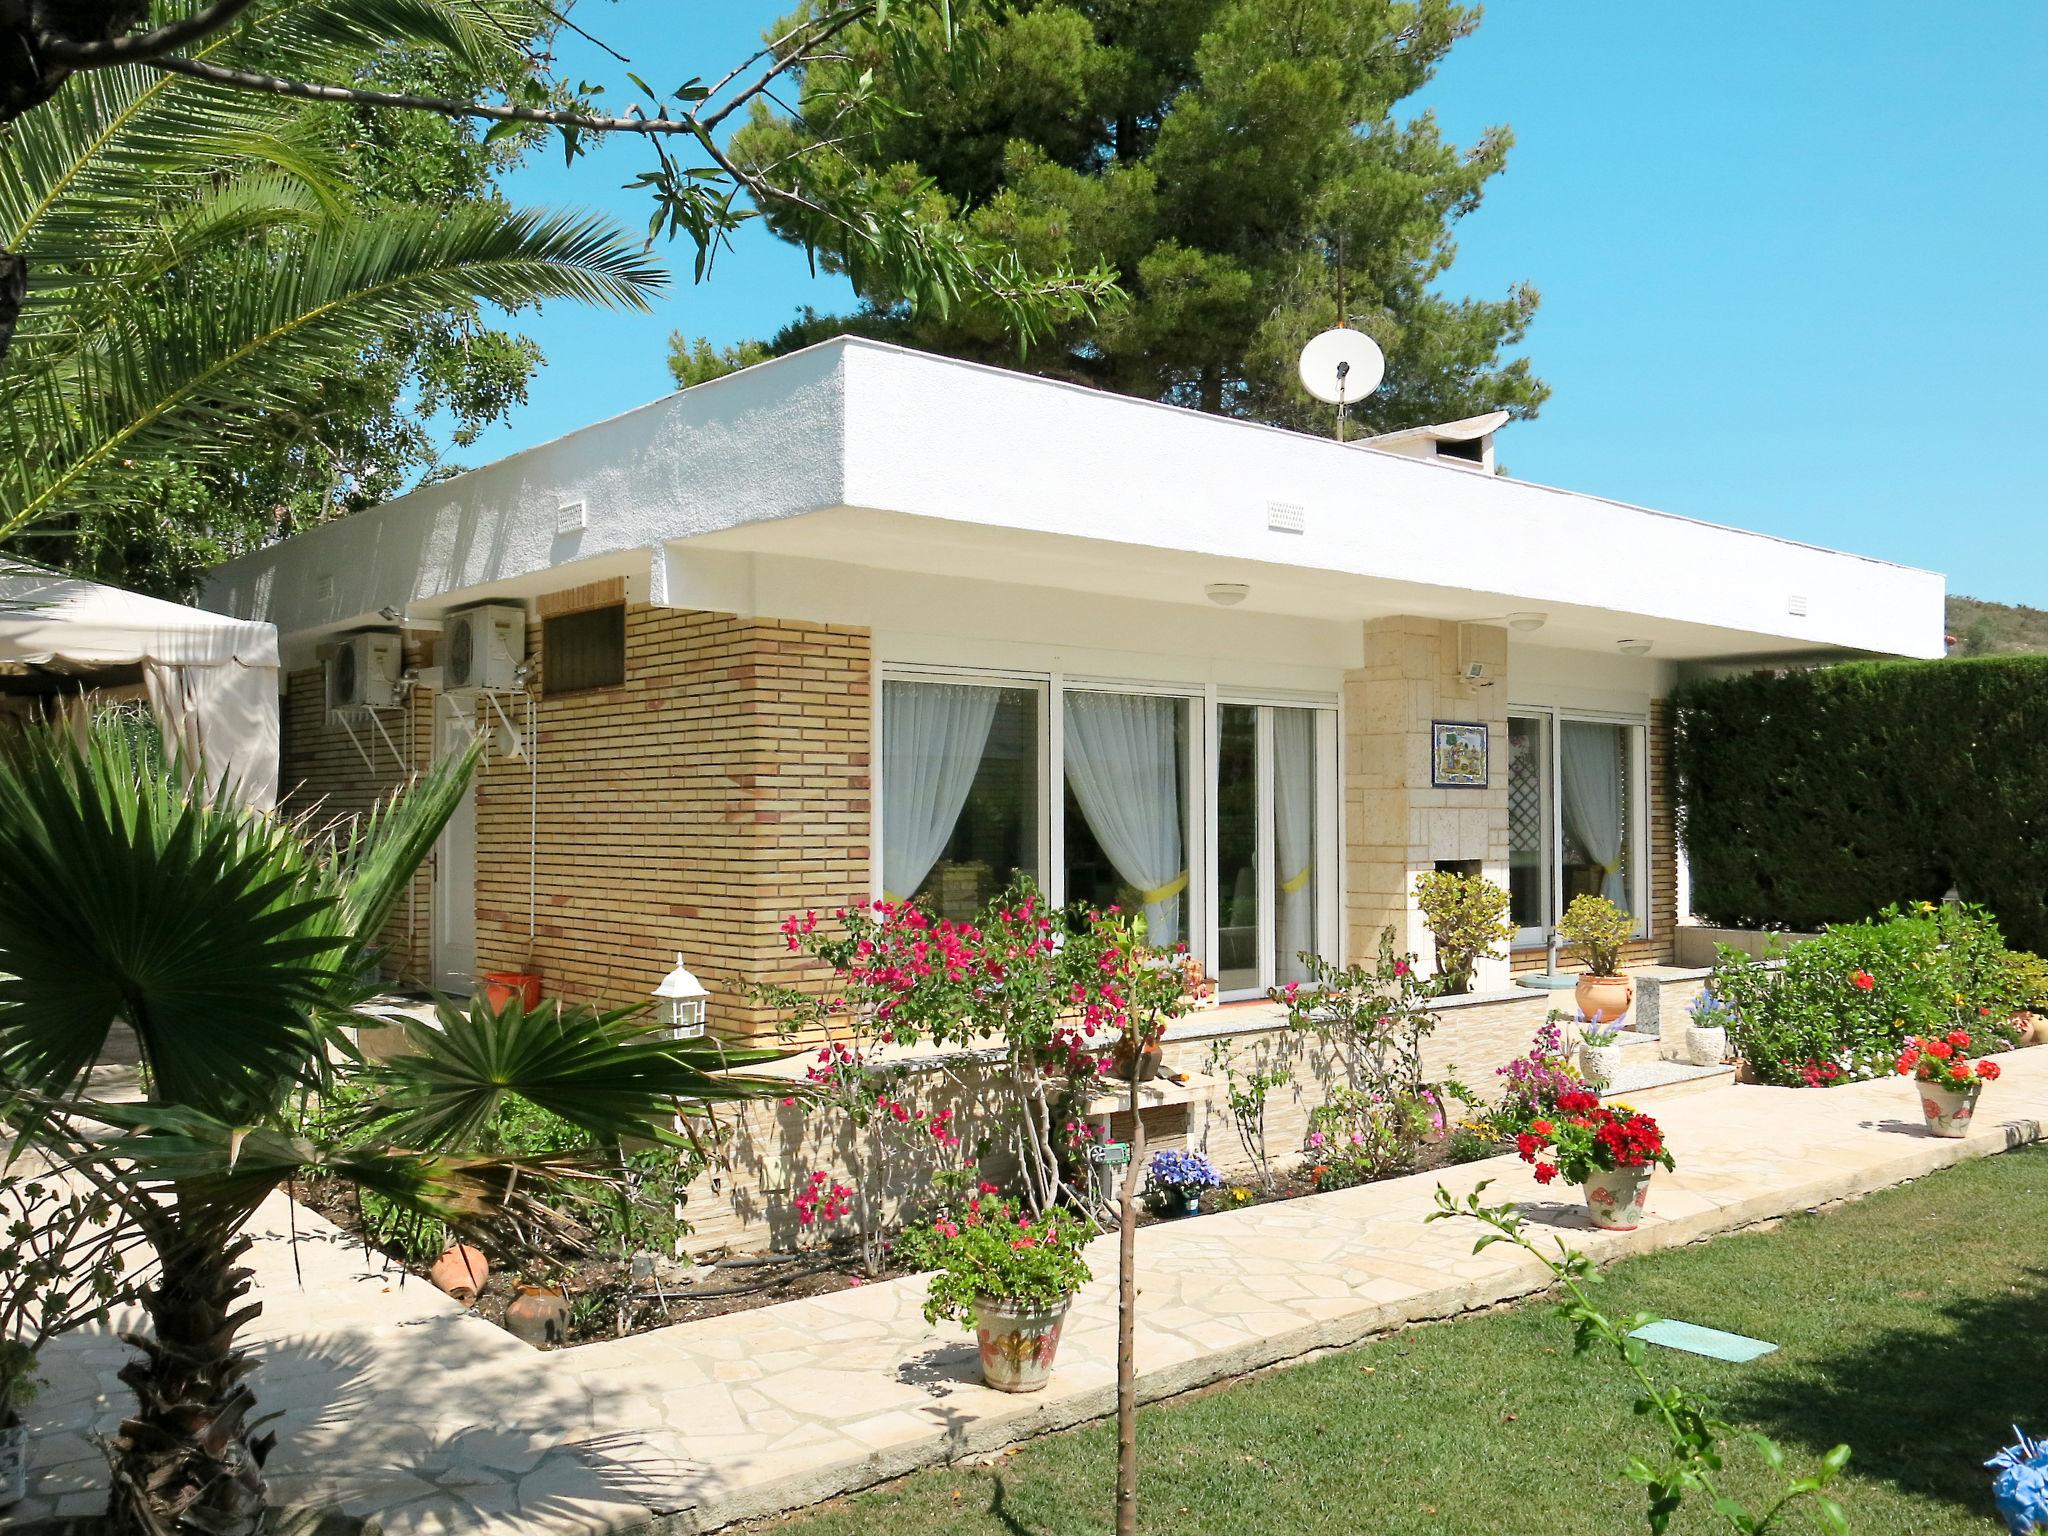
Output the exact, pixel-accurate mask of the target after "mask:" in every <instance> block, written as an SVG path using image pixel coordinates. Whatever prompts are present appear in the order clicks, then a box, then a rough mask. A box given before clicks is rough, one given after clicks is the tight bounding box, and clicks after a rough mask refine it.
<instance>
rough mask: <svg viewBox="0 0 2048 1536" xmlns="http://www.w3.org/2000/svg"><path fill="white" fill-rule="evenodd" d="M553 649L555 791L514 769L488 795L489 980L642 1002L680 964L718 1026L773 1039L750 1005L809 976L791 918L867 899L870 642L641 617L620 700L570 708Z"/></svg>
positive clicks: (669, 613) (844, 631)
mask: <svg viewBox="0 0 2048 1536" xmlns="http://www.w3.org/2000/svg"><path fill="white" fill-rule="evenodd" d="M550 606H551V607H553V606H554V605H550ZM564 611H565V610H564ZM542 634H543V630H542V626H541V624H539V623H535V624H532V625H530V626H529V627H528V631H527V647H528V651H527V654H528V658H529V660H530V661H533V662H536V663H537V666H536V676H537V677H539V678H541V679H543V682H542V691H541V693H540V695H539V697H537V698H536V699H535V700H534V706H533V708H534V723H535V728H536V733H537V736H538V745H537V753H536V756H535V758H534V759H533V766H534V768H535V769H537V775H535V776H530V771H529V765H528V764H527V763H524V762H519V761H516V760H511V759H505V758H497V759H494V760H493V761H492V763H491V764H490V766H489V768H488V769H487V770H486V771H485V772H484V773H483V774H482V775H481V778H480V780H479V785H478V792H477V961H478V966H479V969H482V970H501V969H502V970H523V969H529V968H531V969H537V970H538V971H539V972H540V973H541V975H542V976H543V978H544V986H545V990H546V992H547V993H548V994H549V995H550V996H555V997H561V998H565V999H571V1000H576V1001H586V1002H597V1003H614V1004H615V1003H627V1002H634V1001H638V1000H639V999H642V998H645V997H646V996H647V995H648V993H649V992H650V991H652V989H653V988H654V986H655V984H656V983H657V982H658V981H660V979H661V977H662V976H663V975H664V974H665V973H666V972H667V971H668V969H669V967H670V966H671V965H673V964H674V963H675V955H676V953H677V951H679V950H680V951H681V952H682V953H683V954H684V956H685V958H686V959H687V961H688V963H689V966H690V968H691V970H692V971H694V972H695V973H696V975H697V976H698V977H699V978H700V979H701V980H702V981H703V982H704V983H705V985H706V986H707V987H709V988H710V990H711V992H712V994H713V1002H712V1019H713V1023H714V1025H715V1026H716V1027H717V1028H718V1029H719V1030H720V1031H721V1032H724V1033H730V1034H735V1035H748V1034H756V1033H759V1032H761V1031H762V1030H763V1029H764V1028H765V1027H766V1026H767V1024H768V1023H769V1020H768V1019H767V1018H766V1017H765V1016H764V1015H763V1014H762V1013H761V1012H760V1011H759V1010H758V1009H756V1008H754V1007H753V1006H752V1005H751V1004H750V1003H749V1002H748V1001H747V996H748V994H749V993H750V991H751V989H752V988H753V987H755V986H757V985H759V984H760V983H762V982H765V981H771V980H773V981H787V980H792V979H796V978H797V977H798V976H799V975H800V974H801V971H800V969H799V968H798V966H797V965H796V964H795V962H793V961H792V960H791V958H790V957H789V956H788V954H787V951H786V947H785V945H784V943H783V940H782V936H781V934H780V932H779V927H780V924H781V922H782V919H783V917H784V916H785V915H786V914H788V913H789V912H791V911H801V910H804V909H806V908H823V909H826V910H830V909H831V908H833V907H837V906H841V905H844V904H845V903H847V902H849V901H853V900H859V899H862V898H864V897H865V895H866V893H867V886H868V834H869V827H870V821H869V791H868V772H869V769H868V756H869V751H870V743H871V735H870V699H871V694H870V684H869V671H870V648H869V643H868V637H867V633H866V631H864V630H855V629H848V628H842V627H833V626H826V625H816V624H803V623H794V622H788V621H780V620H773V619H739V618H734V617H732V616H730V615H724V614H711V613H696V612H687V611H680V610H675V609H666V608H653V607H648V606H646V605H641V604H634V605H629V607H628V609H627V613H626V673H625V681H624V683H623V684H622V685H621V686H619V687H616V688H606V689H599V690H594V691H591V692H587V693H576V694H569V695H566V696H556V697H549V696H548V695H547V693H546V691H545V682H544V679H545V677H546V671H547V658H546V656H545V654H544V652H543V644H542ZM536 792H537V802H538V814H537V818H536V820H537V827H538V836H537V837H536V838H535V839H534V840H533V843H532V847H533V850H534V855H535V874H536V876H537V879H536V885H537V890H538V902H537V910H536V912H535V914H534V928H535V933H534V941H533V945H532V949H531V954H530V961H531V964H530V965H529V950H528V942H527V931H528V865H527V859H528V848H529V840H528V826H529V817H530V815H532V814H533V807H534V801H535V798H536Z"/></svg>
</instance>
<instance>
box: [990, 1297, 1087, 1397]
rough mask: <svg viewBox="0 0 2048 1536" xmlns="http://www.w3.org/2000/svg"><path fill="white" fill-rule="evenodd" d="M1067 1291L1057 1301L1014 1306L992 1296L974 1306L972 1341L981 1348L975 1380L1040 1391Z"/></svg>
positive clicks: (1064, 1317)
mask: <svg viewBox="0 0 2048 1536" xmlns="http://www.w3.org/2000/svg"><path fill="white" fill-rule="evenodd" d="M1072 1304H1073V1298H1072V1297H1071V1296H1070V1297H1068V1298H1067V1299H1066V1300H1065V1301H1062V1302H1061V1303H1059V1305H1057V1306H1053V1307H1045V1308H1037V1307H1020V1306H1015V1305H1013V1304H1011V1303H1009V1302H1006V1301H998V1300H996V1299H995V1298H994V1297H992V1296H984V1297H982V1298H981V1302H980V1304H979V1305H978V1306H977V1307H976V1308H975V1311H974V1334H975V1342H976V1343H977V1344H978V1345H979V1346H980V1348H981V1379H982V1381H983V1382H984V1383H986V1384H987V1385H988V1386H991V1387H993V1388H995V1390H996V1391H998V1392H1043V1391H1044V1390H1045V1384H1046V1382H1048V1381H1050V1380H1051V1379H1052V1362H1053V1356H1054V1355H1055V1354H1057V1353H1058V1352H1059V1347H1060V1328H1061V1327H1062V1325H1064V1324H1065V1322H1066V1320H1067V1308H1068V1307H1069V1306H1071V1305H1072Z"/></svg>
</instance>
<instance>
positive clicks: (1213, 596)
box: [1202, 581, 1252, 608]
mask: <svg viewBox="0 0 2048 1536" xmlns="http://www.w3.org/2000/svg"><path fill="white" fill-rule="evenodd" d="M1202 590H1203V591H1204V592H1206V593H1208V594H1209V601H1210V602H1212V603H1215V604H1216V605H1217V606H1219V607H1222V608H1235V607H1236V606H1237V605H1238V604H1239V603H1241V602H1243V601H1244V600H1245V599H1246V598H1248V597H1250V596H1251V595H1252V589H1251V588H1250V587H1248V586H1246V585H1245V584H1244V583H1243V582H1241V581H1212V582H1210V583H1209V585H1208V586H1206V587H1204V588H1202Z"/></svg>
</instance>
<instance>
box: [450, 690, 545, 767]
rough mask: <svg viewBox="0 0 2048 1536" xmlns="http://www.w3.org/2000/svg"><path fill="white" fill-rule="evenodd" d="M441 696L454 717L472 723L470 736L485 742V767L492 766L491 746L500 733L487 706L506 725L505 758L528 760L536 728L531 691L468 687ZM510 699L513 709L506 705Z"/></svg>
mask: <svg viewBox="0 0 2048 1536" xmlns="http://www.w3.org/2000/svg"><path fill="white" fill-rule="evenodd" d="M441 698H443V699H444V700H446V701H447V704H448V708H449V709H450V710H451V711H453V713H454V715H455V718H456V719H458V720H460V721H462V722H463V723H464V724H465V725H467V726H468V727H469V731H470V734H471V736H473V737H474V738H475V739H477V740H479V741H481V742H482V743H483V744H484V766H485V767H487V768H488V767H489V766H490V762H491V748H492V745H493V743H494V742H495V741H496V740H497V736H498V733H497V730H496V729H495V728H494V727H493V726H492V724H491V721H490V719H489V718H488V717H487V716H486V715H485V714H484V710H485V708H486V707H488V708H489V710H490V712H491V714H493V715H496V716H497V717H498V718H497V723H498V725H501V726H503V727H504V729H505V749H504V756H505V758H506V759H507V760H508V761H510V762H515V763H517V762H524V761H525V760H526V754H527V743H528V740H529V738H530V735H531V732H532V729H533V695H532V694H530V693H526V692H524V691H523V690H517V689H497V688H465V689H463V690H462V692H460V693H444V694H442V695H441ZM508 703H509V704H511V705H512V706H513V708H512V709H511V710H510V711H508V710H507V709H506V705H507V704H508ZM515 715H516V716H517V718H516V719H515V718H514V716H515Z"/></svg>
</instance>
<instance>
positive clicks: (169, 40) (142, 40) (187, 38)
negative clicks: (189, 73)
mask: <svg viewBox="0 0 2048 1536" xmlns="http://www.w3.org/2000/svg"><path fill="white" fill-rule="evenodd" d="M253 3H254V0H213V4H212V5H209V6H206V7H205V8H204V9H202V10H198V11H195V12H193V13H192V14H191V15H190V16H187V17H186V18H185V19H184V20H183V21H174V22H171V23H169V24H168V25H166V26H161V27H158V28H156V29H155V30H154V31H150V32H130V33H128V34H127V35H126V36H125V37H110V38H106V39H104V40H101V41H95V42H90V43H74V42H68V41H66V40H65V39H63V38H60V37H53V38H51V39H49V40H48V41H47V42H45V43H44V44H43V46H42V53H43V56H44V57H45V58H46V59H48V60H50V62H52V63H54V64H64V65H69V66H71V67H72V68H74V69H105V68H107V67H108V66H109V65H114V64H139V63H143V62H145V61H147V60H150V59H154V58H156V57H157V56H158V55H160V54H166V53H169V52H171V51H172V50H173V49H175V48H183V47H185V46H186V45H188V44H190V43H196V42H198V41H199V40H200V39H201V38H202V37H210V36H212V35H213V34H214V33H215V32H218V31H220V30H221V29H222V28H223V27H226V26H229V25H231V24H232V23H233V22H234V19H235V18H236V17H237V16H239V15H241V14H242V12H244V11H246V10H247V9H248V8H249V7H250V5H252V4H253Z"/></svg>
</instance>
